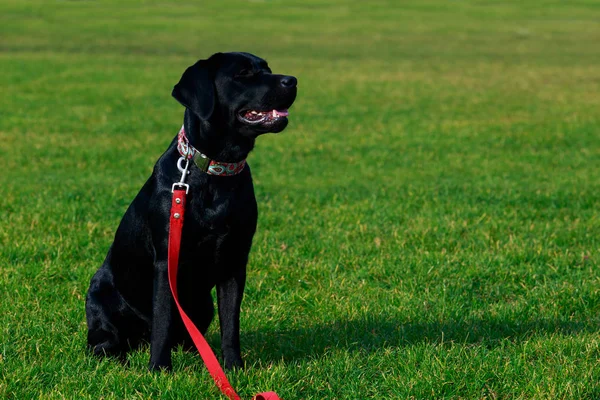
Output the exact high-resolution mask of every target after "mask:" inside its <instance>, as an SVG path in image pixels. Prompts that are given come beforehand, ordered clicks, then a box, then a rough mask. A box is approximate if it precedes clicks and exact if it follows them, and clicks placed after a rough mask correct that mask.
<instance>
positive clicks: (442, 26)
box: [0, 0, 600, 399]
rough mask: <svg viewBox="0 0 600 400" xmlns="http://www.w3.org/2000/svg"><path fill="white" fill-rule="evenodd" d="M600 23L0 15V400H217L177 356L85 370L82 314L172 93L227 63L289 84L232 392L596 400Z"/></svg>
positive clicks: (171, 109) (467, 9)
mask: <svg viewBox="0 0 600 400" xmlns="http://www.w3.org/2000/svg"><path fill="white" fill-rule="evenodd" d="M198 3H202V4H203V5H202V6H199V5H197V4H198ZM598 21H600V4H598V2H597V1H593V0H588V1H585V0H579V1H569V2H561V1H546V0H544V1H533V0H532V1H516V0H515V1H483V0H480V1H475V0H469V1H467V0H464V1H458V0H457V1H444V0H428V1H410V2H409V1H369V2H358V1H328V2H326V1H317V0H311V1H258V0H257V1H230V2H217V1H210V2H196V1H178V2H171V3H168V2H155V1H143V2H123V1H58V0H56V1H49V2H48V1H44V2H42V1H40V0H31V1H21V0H0V70H1V71H2V72H1V73H0V90H1V92H2V95H1V96H0V160H1V163H0V167H1V172H0V221H1V222H0V262H1V265H0V291H1V295H0V398H9V399H29V398H54V399H62V398H66V399H76V398H77V399H79V398H89V399H98V398H104V399H120V398H135V399H146V398H164V399H177V398H195V399H207V398H211V399H212V398H218V391H217V389H216V388H215V387H214V386H213V383H212V382H211V380H210V378H209V376H208V374H207V372H206V371H205V369H204V367H203V366H202V364H201V361H200V359H199V358H198V356H196V355H195V354H192V353H183V352H181V351H178V352H176V353H175V356H174V368H175V372H174V373H172V374H152V373H149V372H148V371H147V370H146V365H147V362H148V357H149V355H148V348H147V347H146V348H143V349H141V350H139V351H136V352H134V353H132V354H130V356H129V360H130V366H128V367H123V366H122V365H120V364H119V363H117V362H114V361H110V360H108V361H98V360H96V359H94V358H92V357H90V356H89V355H88V354H87V353H86V351H85V347H84V345H85V333H86V327H85V315H84V297H85V292H86V290H87V285H88V282H89V279H90V277H91V276H92V274H93V273H94V271H95V270H96V269H97V268H98V267H99V265H100V264H101V262H102V260H103V258H104V256H105V254H106V251H107V248H108V246H109V245H110V243H111V241H112V238H113V235H114V232H115V230H116V227H117V225H118V223H119V220H120V218H121V216H122V214H123V213H124V211H125V209H126V207H127V205H128V204H129V202H130V201H131V200H132V199H133V197H134V196H135V194H136V193H137V191H138V190H139V188H140V187H141V186H142V184H143V183H144V181H145V179H146V178H147V177H148V176H149V174H150V173H151V170H152V167H153V164H154V162H155V161H156V159H157V158H158V157H159V156H160V154H161V153H162V152H163V151H164V149H165V148H166V147H167V146H168V144H169V142H170V140H171V139H172V137H173V136H174V135H175V134H176V132H177V129H178V127H179V126H180V123H181V118H182V111H183V110H182V108H181V106H180V105H178V103H177V102H176V101H174V100H173V99H172V98H171V97H170V91H171V88H172V85H173V84H174V83H176V82H177V81H178V79H179V77H180V75H181V73H182V71H183V70H184V69H185V67H187V66H188V65H190V64H191V63H193V62H194V61H195V60H196V59H198V58H204V57H207V56H209V55H210V54H212V53H213V52H216V51H230V50H244V51H249V52H254V53H256V54H258V55H260V56H262V57H264V58H266V59H268V60H269V62H270V64H271V66H272V68H273V70H274V71H278V72H282V73H289V74H293V75H296V76H297V77H298V79H299V82H300V86H299V97H298V100H297V102H296V104H295V105H294V107H293V108H292V110H291V111H292V112H291V123H290V126H289V128H288V129H287V131H286V132H285V133H283V134H281V135H272V136H265V137H262V138H261V139H260V140H259V141H258V143H257V147H256V149H255V151H254V152H253V153H252V154H251V156H250V158H249V162H250V164H252V167H253V173H254V179H255V186H256V191H257V197H258V202H259V209H260V220H259V229H258V232H257V234H256V236H255V241H254V247H253V250H252V254H251V258H250V262H249V277H248V284H247V291H246V295H245V299H244V304H243V315H242V351H243V355H244V356H245V359H246V361H247V363H248V365H247V369H246V370H245V371H242V372H236V373H231V374H229V376H230V378H231V381H232V383H233V385H234V386H235V387H236V388H237V389H238V390H239V392H240V394H241V395H242V397H244V398H249V397H251V396H252V395H253V394H255V393H257V392H259V391H264V390H275V391H277V392H278V393H279V394H280V396H281V397H282V398H284V399H358V398H377V399H403V398H417V399H428V398H456V399H458V398H462V399H507V398H511V399H512V398H515V399H597V398H600V336H599V333H600V277H599V274H598V266H599V259H600V129H599V127H600V68H599V67H598V66H599V65H600V46H599V43H600V25H599V24H598ZM208 340H209V342H210V343H211V344H212V345H213V347H214V348H218V347H219V337H218V330H217V329H216V324H214V325H213V327H212V328H211V330H210V332H209V334H208Z"/></svg>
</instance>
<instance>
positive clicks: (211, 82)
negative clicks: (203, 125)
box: [172, 53, 298, 136]
mask: <svg viewBox="0 0 600 400" xmlns="http://www.w3.org/2000/svg"><path fill="white" fill-rule="evenodd" d="M297 83H298V82H297V80H296V78H295V77H293V76H288V75H276V74H273V73H272V72H271V69H270V68H269V66H268V64H267V62H266V61H265V60H263V59H261V58H259V57H256V56H254V55H252V54H248V53H217V54H214V55H213V56H211V57H210V58H209V59H207V60H200V61H198V62H197V63H196V64H194V65H192V66H191V67H189V68H188V69H187V70H186V71H185V72H184V73H183V76H182V77H181V80H180V81H179V83H178V84H177V85H175V87H174V88H173V93H172V95H173V97H175V98H176V99H177V100H178V101H179V102H180V103H181V104H183V105H184V106H185V107H187V108H188V109H189V110H190V111H192V112H193V113H194V114H195V115H196V116H197V117H198V118H200V119H201V120H204V121H211V122H218V123H219V124H223V125H226V126H224V128H226V129H227V130H232V131H236V132H238V133H240V134H242V135H244V136H257V135H260V134H262V133H266V132H281V131H282V130H283V129H284V128H285V127H286V126H287V124H288V119H287V116H288V108H289V107H290V106H291V105H292V103H293V102H294V100H295V99H296V85H297Z"/></svg>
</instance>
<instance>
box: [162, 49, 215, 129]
mask: <svg viewBox="0 0 600 400" xmlns="http://www.w3.org/2000/svg"><path fill="white" fill-rule="evenodd" d="M217 55H218V53H217V54H215V55H213V56H212V57H210V58H209V59H208V60H199V61H198V62H197V63H196V64H194V65H192V66H191V67H189V68H188V69H186V70H185V72H184V73H183V75H182V76H181V79H180V80H179V83H178V84H177V85H175V87H173V92H171V95H172V96H173V97H175V99H177V101H178V102H180V103H181V104H183V105H184V106H185V107H187V108H189V109H190V110H192V111H193V112H194V113H195V114H196V115H198V117H200V118H201V119H204V120H207V119H209V118H210V116H211V115H212V113H213V111H214V109H215V85H214V78H215V70H216V65H215V60H216V58H217V57H215V56H217Z"/></svg>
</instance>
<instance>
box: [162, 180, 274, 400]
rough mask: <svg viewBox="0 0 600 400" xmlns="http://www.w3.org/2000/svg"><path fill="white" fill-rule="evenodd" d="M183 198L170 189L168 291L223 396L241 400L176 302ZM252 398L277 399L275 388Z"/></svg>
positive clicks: (183, 196)
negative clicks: (169, 288)
mask: <svg viewBox="0 0 600 400" xmlns="http://www.w3.org/2000/svg"><path fill="white" fill-rule="evenodd" d="M185 200H186V190H179V189H175V190H173V199H172V201H171V216H170V222H169V253H168V274H169V286H170V287H171V293H172V294H173V299H174V300H175V304H176V305H177V309H178V310H179V314H180V315H181V319H182V320H183V323H184V324H185V327H186V329H187V331H188V333H189V334H190V336H191V338H192V341H193V342H194V344H195V345H196V348H197V349H198V352H199V353H200V357H202V360H203V361H204V364H206V368H207V369H208V372H209V373H210V375H211V376H212V378H213V380H214V381H215V383H216V384H217V386H218V387H219V389H220V390H221V392H223V394H224V395H225V396H227V397H228V398H229V399H230V400H240V396H238V394H237V393H236V392H235V390H234V389H233V387H232V386H231V384H230V383H229V381H228V380H227V376H226V375H225V372H223V369H222V368H221V365H220V364H219V361H218V360H217V357H216V356H215V353H213V351H212V350H211V348H210V346H209V345H208V343H207V342H206V339H204V336H202V333H200V330H198V328H197V327H196V325H194V323H193V322H192V320H191V319H190V318H189V317H188V315H187V314H186V313H185V311H183V308H181V305H180V304H179V297H178V295H177V269H178V267H179V249H180V247H181V230H182V228H183V216H184V213H185ZM254 400H280V399H279V397H278V396H277V394H275V392H265V393H260V394H257V395H256V396H255V397H254Z"/></svg>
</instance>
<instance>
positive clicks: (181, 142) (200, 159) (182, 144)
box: [177, 126, 246, 176]
mask: <svg viewBox="0 0 600 400" xmlns="http://www.w3.org/2000/svg"><path fill="white" fill-rule="evenodd" d="M177 150H178V151H179V154H181V156H182V157H184V158H185V159H187V160H190V159H192V160H194V164H196V166H197V167H198V168H200V169H201V170H202V171H204V172H206V173H207V174H208V175H216V176H233V175H237V174H239V173H240V172H242V171H243V170H244V167H245V166H246V160H242V161H240V162H235V163H227V162H221V161H215V160H211V159H210V158H208V157H207V156H206V155H204V154H202V153H201V152H200V151H198V150H197V149H195V148H194V146H192V145H191V144H190V141H189V140H188V138H187V136H186V135H185V129H184V127H183V126H182V127H181V130H180V131H179V133H178V134H177Z"/></svg>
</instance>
